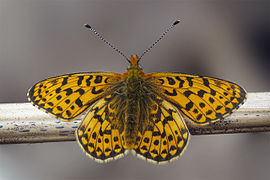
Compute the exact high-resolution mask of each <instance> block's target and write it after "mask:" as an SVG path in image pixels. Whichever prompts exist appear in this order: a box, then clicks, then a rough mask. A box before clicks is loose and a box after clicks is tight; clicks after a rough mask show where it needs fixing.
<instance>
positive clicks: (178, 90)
mask: <svg viewBox="0 0 270 180" xmlns="http://www.w3.org/2000/svg"><path fill="white" fill-rule="evenodd" d="M148 76H149V79H152V81H156V82H155V83H156V84H158V86H159V87H160V91H161V92H160V93H161V95H162V96H163V97H164V98H166V99H168V100H169V101H170V102H171V103H173V104H174V105H175V106H176V107H177V108H178V109H179V110H180V111H181V112H183V113H184V114H185V115H186V116H187V117H189V118H190V119H191V120H192V121H193V122H194V123H196V124H201V125H204V124H208V123H210V122H215V121H217V120H220V119H223V118H224V117H226V116H228V115H229V114H231V113H232V112H233V111H235V110H236V109H238V108H239V106H240V105H241V104H243V103H244V101H245V99H246V92H245V90H244V89H243V88H241V87H240V86H238V85H237V84H235V83H232V82H229V81H225V80H221V79H217V78H211V77H205V76H196V75H188V74H180V73H151V74H150V75H148Z"/></svg>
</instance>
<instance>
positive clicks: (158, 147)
mask: <svg viewBox="0 0 270 180" xmlns="http://www.w3.org/2000/svg"><path fill="white" fill-rule="evenodd" d="M149 120H150V122H152V124H149V125H148V126H147V127H145V129H144V130H143V132H139V134H138V138H137V141H138V142H137V143H138V145H137V148H135V149H134V151H135V153H136V154H138V155H139V156H141V157H143V158H145V159H147V160H150V161H153V162H155V163H162V162H167V161H170V160H173V159H175V158H177V157H179V156H180V155H181V154H182V153H183V151H184V150H185V147H186V146H187V144H188V140H189V131H188V129H187V127H186V124H185V122H184V120H183V117H182V116H181V114H180V113H179V111H178V109H177V108H176V107H175V106H174V105H173V104H171V103H170V102H168V101H166V100H164V99H163V98H161V97H158V96H154V97H153V99H152V105H151V110H150V117H149Z"/></svg>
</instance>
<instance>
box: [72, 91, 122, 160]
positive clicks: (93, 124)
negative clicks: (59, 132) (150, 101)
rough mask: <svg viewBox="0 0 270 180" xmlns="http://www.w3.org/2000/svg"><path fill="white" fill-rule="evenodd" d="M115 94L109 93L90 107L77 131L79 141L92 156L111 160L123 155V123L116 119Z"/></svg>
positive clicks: (96, 158) (97, 158)
mask: <svg viewBox="0 0 270 180" xmlns="http://www.w3.org/2000/svg"><path fill="white" fill-rule="evenodd" d="M116 99H117V97H116V96H114V95H108V96H106V97H104V98H102V99H100V100H98V101H97V102H96V103H95V104H93V105H92V106H91V107H90V110H89V112H88V113H87V114H86V115H85V117H84V119H83V120H82V122H81V124H80V127H79V128H78V129H77V131H76V137H77V141H78V143H79V144H80V145H81V147H82V149H83V150H84V151H85V153H86V154H87V155H89V156H90V157H91V158H93V159H95V160H97V161H99V162H104V161H109V160H112V159H116V158H119V157H121V156H123V155H124V154H125V152H126V150H125V148H124V147H123V135H124V132H123V129H124V128H123V124H122V123H119V122H120V121H116V116H117V114H119V112H117V108H115V100H116Z"/></svg>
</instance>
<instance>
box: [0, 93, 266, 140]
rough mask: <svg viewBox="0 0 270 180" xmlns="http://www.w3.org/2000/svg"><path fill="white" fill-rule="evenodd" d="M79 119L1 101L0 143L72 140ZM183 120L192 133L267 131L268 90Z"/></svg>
mask: <svg viewBox="0 0 270 180" xmlns="http://www.w3.org/2000/svg"><path fill="white" fill-rule="evenodd" d="M81 119H82V117H81V118H79V119H77V120H75V121H72V122H63V121H61V120H58V119H56V118H54V117H51V116H50V115H48V114H46V113H45V112H43V111H41V110H38V109H37V108H35V107H33V106H32V105H31V104H30V103H10V104H0V144H18V143H41V142H55V141H74V140H75V130H76V128H77V127H78V126H79V124H80V121H81ZM185 120H186V122H187V126H188V128H189V130H190V132H191V134H192V135H203V134H226V133H246V132H266V131H270V92H265V93H248V99H247V102H246V103H245V104H244V105H243V106H242V107H241V108H240V109H238V110H237V111H235V112H234V113H233V114H232V115H230V116H228V117H227V118H225V119H224V120H222V121H219V122H216V123H213V124H210V125H207V126H196V125H194V124H192V123H191V122H190V121H189V120H188V119H187V118H186V119H185Z"/></svg>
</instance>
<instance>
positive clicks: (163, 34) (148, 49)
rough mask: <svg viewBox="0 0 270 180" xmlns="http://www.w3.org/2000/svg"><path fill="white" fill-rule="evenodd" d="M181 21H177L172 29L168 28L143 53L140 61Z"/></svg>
mask: <svg viewBox="0 0 270 180" xmlns="http://www.w3.org/2000/svg"><path fill="white" fill-rule="evenodd" d="M180 21H181V20H177V21H175V22H174V23H173V24H172V25H171V26H170V27H168V28H167V29H166V30H165V31H164V32H163V33H162V34H161V36H160V37H159V38H158V39H157V40H156V41H155V42H154V43H153V44H152V45H151V46H150V47H149V48H147V49H146V50H145V51H144V52H143V53H142V55H141V56H140V57H139V61H140V60H141V59H142V57H143V56H144V55H145V54H146V53H148V52H149V51H150V50H151V49H152V48H153V47H154V46H155V45H156V44H157V43H158V42H159V41H160V40H161V39H163V38H164V36H165V35H166V34H167V33H168V32H169V31H170V30H171V29H172V28H173V27H174V26H175V25H177V24H178V23H180Z"/></svg>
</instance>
